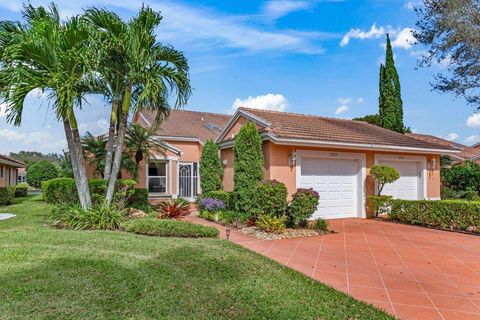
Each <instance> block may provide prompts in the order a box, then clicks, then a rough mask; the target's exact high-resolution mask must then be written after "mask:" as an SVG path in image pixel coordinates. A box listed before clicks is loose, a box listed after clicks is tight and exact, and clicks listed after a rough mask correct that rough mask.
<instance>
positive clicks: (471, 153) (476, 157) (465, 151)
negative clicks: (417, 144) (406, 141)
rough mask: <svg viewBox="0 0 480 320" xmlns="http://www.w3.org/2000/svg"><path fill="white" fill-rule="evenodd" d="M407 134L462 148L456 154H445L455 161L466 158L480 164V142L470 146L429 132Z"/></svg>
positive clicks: (461, 160) (419, 138)
mask: <svg viewBox="0 0 480 320" xmlns="http://www.w3.org/2000/svg"><path fill="white" fill-rule="evenodd" d="M406 135H408V136H410V137H413V138H415V139H418V140H423V141H427V142H432V143H437V144H440V145H444V146H446V147H453V148H459V149H461V151H460V152H459V153H456V154H445V156H448V157H449V158H450V159H451V160H452V161H453V163H459V162H463V161H465V160H472V161H476V162H477V163H479V164H480V144H479V145H478V146H476V145H474V146H471V147H469V146H466V145H463V144H461V143H458V142H453V141H449V140H445V139H442V138H439V137H435V136H432V135H428V134H420V133H406Z"/></svg>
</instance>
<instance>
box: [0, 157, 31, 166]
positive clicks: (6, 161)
mask: <svg viewBox="0 0 480 320" xmlns="http://www.w3.org/2000/svg"><path fill="white" fill-rule="evenodd" d="M0 163H1V164H6V165H9V166H12V167H17V168H25V167H26V166H27V165H26V164H25V163H24V162H22V161H20V160H17V159H13V158H10V157H7V156H4V155H1V154H0Z"/></svg>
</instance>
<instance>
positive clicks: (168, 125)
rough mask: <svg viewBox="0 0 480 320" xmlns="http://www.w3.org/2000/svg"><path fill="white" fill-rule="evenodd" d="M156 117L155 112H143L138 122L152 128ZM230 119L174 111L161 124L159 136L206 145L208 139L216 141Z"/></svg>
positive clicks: (215, 114) (223, 115)
mask: <svg viewBox="0 0 480 320" xmlns="http://www.w3.org/2000/svg"><path fill="white" fill-rule="evenodd" d="M155 116H156V113H155V112H152V111H141V112H140V113H139V114H138V118H137V122H138V123H139V124H140V125H142V126H143V127H151V126H152V124H153V123H154V122H155ZM230 118H231V116H230V115H225V114H217V113H209V112H199V111H187V110H172V111H170V115H169V116H168V117H167V118H166V119H165V120H164V121H163V122H162V123H161V125H160V128H159V129H158V130H157V134H158V136H160V137H162V138H163V139H164V140H168V139H166V138H167V137H170V138H173V139H175V138H179V139H181V140H187V139H193V140H198V141H200V142H201V143H205V141H207V140H208V139H213V140H214V139H215V138H216V137H217V136H218V135H219V134H220V132H221V131H222V129H223V128H224V127H225V125H226V124H227V122H228V120H230Z"/></svg>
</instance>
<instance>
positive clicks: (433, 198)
mask: <svg viewBox="0 0 480 320" xmlns="http://www.w3.org/2000/svg"><path fill="white" fill-rule="evenodd" d="M428 200H431V201H438V200H442V198H440V197H432V198H428Z"/></svg>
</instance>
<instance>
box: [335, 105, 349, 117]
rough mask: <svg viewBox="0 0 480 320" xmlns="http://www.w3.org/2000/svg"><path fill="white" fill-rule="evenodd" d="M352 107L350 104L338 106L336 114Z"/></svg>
mask: <svg viewBox="0 0 480 320" xmlns="http://www.w3.org/2000/svg"><path fill="white" fill-rule="evenodd" d="M349 109H350V108H349V107H348V106H345V105H344V106H340V107H338V108H337V110H335V115H336V116H337V115H339V114H342V113H345V112H347V111H348V110H349Z"/></svg>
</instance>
